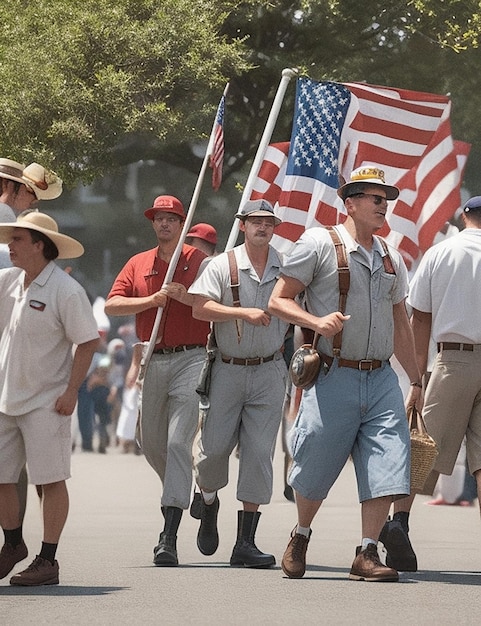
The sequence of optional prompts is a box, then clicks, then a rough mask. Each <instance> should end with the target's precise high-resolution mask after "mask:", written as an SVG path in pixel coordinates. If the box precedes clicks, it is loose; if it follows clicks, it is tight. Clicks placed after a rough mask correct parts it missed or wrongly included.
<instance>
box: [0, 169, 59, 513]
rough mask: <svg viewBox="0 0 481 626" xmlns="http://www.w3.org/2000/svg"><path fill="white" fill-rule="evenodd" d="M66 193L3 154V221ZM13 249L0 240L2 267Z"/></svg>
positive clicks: (23, 479) (21, 491) (24, 482)
mask: <svg viewBox="0 0 481 626" xmlns="http://www.w3.org/2000/svg"><path fill="white" fill-rule="evenodd" d="M61 193H62V181H61V179H60V178H59V177H58V176H57V175H56V174H54V173H53V172H49V171H48V170H46V169H45V168H44V167H43V166H42V165H39V164H38V163H32V164H31V165H29V166H28V167H25V165H24V164H23V163H17V161H12V160H11V159H4V158H0V222H14V221H15V219H16V217H17V215H19V214H20V213H21V212H22V211H25V210H27V209H32V208H34V207H36V206H37V204H38V201H39V200H53V199H54V198H57V197H58V196H60V194H61ZM11 265H12V264H11V262H10V252H9V249H8V246H7V245H6V244H0V269H1V268H4V267H11ZM27 487H28V478H27V472H26V470H25V468H24V469H23V470H22V472H21V474H20V479H19V482H18V485H17V489H18V495H19V498H20V519H21V520H23V516H24V515H25V509H26V506H27Z"/></svg>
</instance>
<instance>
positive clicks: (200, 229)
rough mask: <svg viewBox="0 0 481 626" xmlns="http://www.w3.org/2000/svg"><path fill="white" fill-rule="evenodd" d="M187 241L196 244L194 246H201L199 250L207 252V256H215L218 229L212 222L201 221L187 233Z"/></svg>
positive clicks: (192, 244)
mask: <svg viewBox="0 0 481 626" xmlns="http://www.w3.org/2000/svg"><path fill="white" fill-rule="evenodd" d="M185 241H186V242H187V243H188V244H190V245H191V246H194V248H199V250H202V252H205V253H206V254H207V256H214V255H215V247H216V245H217V231H216V229H215V228H214V227H213V226H211V225H210V224H206V223H204V222H200V223H199V224H196V225H195V226H192V228H191V229H190V230H189V232H188V233H187V237H186V238H185Z"/></svg>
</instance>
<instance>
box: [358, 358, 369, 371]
mask: <svg viewBox="0 0 481 626" xmlns="http://www.w3.org/2000/svg"><path fill="white" fill-rule="evenodd" d="M363 363H366V364H367V365H369V367H367V368H363V366H362V364H363ZM358 367H359V370H360V371H361V372H372V361H370V360H369V359H361V360H360V361H359V365H358Z"/></svg>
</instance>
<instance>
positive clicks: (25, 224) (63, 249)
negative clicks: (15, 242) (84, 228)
mask: <svg viewBox="0 0 481 626" xmlns="http://www.w3.org/2000/svg"><path fill="white" fill-rule="evenodd" d="M15 228H28V229H29V230H36V231H38V232H39V233H43V234H44V235H45V236H46V237H48V238H49V239H51V240H52V241H53V243H54V244H55V245H56V246H57V249H58V257H57V258H59V259H76V258H77V257H79V256H82V254H83V253H84V247H83V245H82V244H81V243H80V242H79V241H77V240H76V239H73V238H72V237H69V236H68V235H62V234H61V233H59V232H58V226H57V222H56V221H55V220H54V219H53V218H51V217H50V216H49V215H46V214H45V213H40V211H32V212H30V213H25V215H23V216H22V215H19V216H18V217H17V221H16V222H13V223H12V222H10V223H8V222H7V223H5V222H4V223H0V243H8V242H9V241H10V240H11V239H12V235H13V232H14V229H15Z"/></svg>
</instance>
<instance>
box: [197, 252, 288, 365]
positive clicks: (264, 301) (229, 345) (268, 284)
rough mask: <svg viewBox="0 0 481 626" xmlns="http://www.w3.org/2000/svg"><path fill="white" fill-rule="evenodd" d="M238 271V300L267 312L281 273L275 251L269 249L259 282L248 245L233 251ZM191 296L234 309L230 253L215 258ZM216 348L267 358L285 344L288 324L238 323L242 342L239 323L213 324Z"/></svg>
mask: <svg viewBox="0 0 481 626" xmlns="http://www.w3.org/2000/svg"><path fill="white" fill-rule="evenodd" d="M234 253H235V257H236V260H237V266H238V268H239V297H240V303H241V306H243V307H255V308H258V309H262V310H267V305H268V302H269V298H270V296H271V293H272V290H273V289H274V285H275V283H276V280H277V278H278V277H279V274H280V271H281V259H280V257H279V254H278V253H277V252H276V250H275V249H274V248H273V247H272V246H269V256H268V259H267V265H266V268H265V271H264V275H263V276H262V280H260V279H259V277H258V275H257V273H256V271H255V270H254V268H253V267H252V264H251V262H250V260H249V257H248V255H247V251H246V248H245V245H244V244H242V245H240V246H237V247H236V248H234ZM189 293H191V294H195V295H201V296H205V297H206V298H209V299H211V300H214V301H215V302H219V303H220V304H224V305H226V306H233V303H234V302H233V296H232V289H231V281H230V271H229V261H228V258H227V253H223V254H220V255H218V256H216V257H214V258H213V259H212V260H211V261H209V264H208V265H207V267H206V268H205V269H204V271H203V272H202V274H200V276H199V277H198V278H197V279H196V280H195V282H194V283H193V284H192V286H191V287H190V289H189ZM214 328H215V337H216V341H217V345H218V347H219V350H220V352H221V353H222V354H224V355H226V356H231V357H238V358H243V359H244V358H245V359H247V358H255V357H267V356H270V355H272V354H274V353H275V352H276V351H278V350H280V348H281V347H282V346H283V344H284V338H285V334H286V332H287V328H288V324H287V323H286V322H283V321H282V320H280V319H279V318H277V317H272V319H271V323H270V324H269V326H254V325H253V324H249V323H246V322H242V321H239V328H240V330H241V335H242V336H241V340H240V342H239V341H238V338H237V328H236V322H235V321H234V320H230V321H226V322H216V323H215V324H214Z"/></svg>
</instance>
